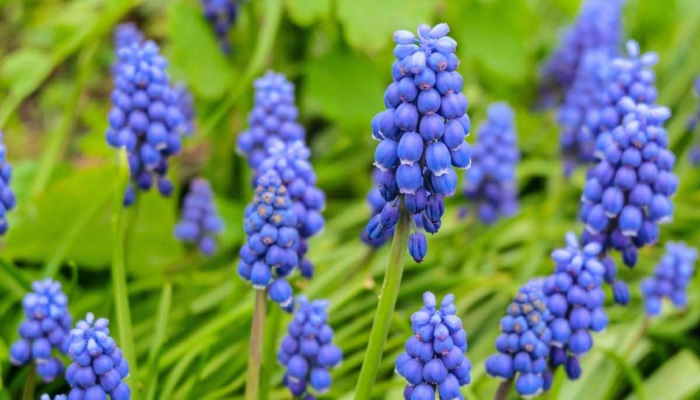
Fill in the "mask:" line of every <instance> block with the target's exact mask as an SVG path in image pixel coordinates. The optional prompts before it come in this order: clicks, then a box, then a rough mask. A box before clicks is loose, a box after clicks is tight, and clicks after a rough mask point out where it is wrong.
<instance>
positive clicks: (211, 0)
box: [202, 0, 240, 54]
mask: <svg viewBox="0 0 700 400" xmlns="http://www.w3.org/2000/svg"><path fill="white" fill-rule="evenodd" d="M239 3H240V0H202V8H203V12H204V18H206V19H207V21H209V23H210V24H211V26H212V29H213V30H214V33H215V34H216V38H217V40H218V42H219V47H220V48H221V51H222V52H224V54H230V53H231V41H230V40H229V38H228V33H229V30H231V26H233V24H234V23H236V19H237V18H238V7H239V6H240V4H239Z"/></svg>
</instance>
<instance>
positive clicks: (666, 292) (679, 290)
mask: <svg viewBox="0 0 700 400" xmlns="http://www.w3.org/2000/svg"><path fill="white" fill-rule="evenodd" d="M697 259H698V250H697V249H695V248H693V247H688V246H687V245H686V244H685V243H675V242H668V243H666V254H665V255H664V256H663V258H661V261H660V262H659V264H658V265H657V266H656V269H655V270H654V275H653V276H650V277H648V278H646V279H644V280H643V281H642V284H641V288H642V295H643V296H644V309H645V310H646V313H647V315H649V316H652V317H653V316H656V315H659V313H660V312H661V300H662V299H663V298H668V299H670V300H671V303H673V305H674V306H676V307H678V308H685V307H686V306H687V304H688V299H687V297H686V296H687V295H686V289H687V287H688V283H690V279H692V277H693V274H694V273H695V262H696V261H697Z"/></svg>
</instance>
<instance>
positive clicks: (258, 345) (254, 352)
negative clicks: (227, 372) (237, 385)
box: [245, 289, 267, 400]
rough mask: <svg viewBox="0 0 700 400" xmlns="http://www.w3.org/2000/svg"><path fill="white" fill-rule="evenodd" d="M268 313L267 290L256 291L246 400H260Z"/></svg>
mask: <svg viewBox="0 0 700 400" xmlns="http://www.w3.org/2000/svg"><path fill="white" fill-rule="evenodd" d="M266 311H267V289H265V290H256V291H255V308H254V309H253V324H252V327H251V329H250V346H248V347H249V350H250V352H249V355H248V377H247V379H246V382H247V384H246V388H245V398H246V400H258V391H259V389H260V365H261V361H262V344H263V337H264V334H265V312H266Z"/></svg>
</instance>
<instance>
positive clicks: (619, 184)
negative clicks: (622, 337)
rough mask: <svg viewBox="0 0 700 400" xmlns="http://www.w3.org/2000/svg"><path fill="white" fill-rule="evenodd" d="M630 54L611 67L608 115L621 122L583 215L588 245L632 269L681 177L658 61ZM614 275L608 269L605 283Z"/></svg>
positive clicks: (634, 48)
mask: <svg viewBox="0 0 700 400" xmlns="http://www.w3.org/2000/svg"><path fill="white" fill-rule="evenodd" d="M627 51H628V54H629V57H627V58H617V59H615V60H613V62H612V63H611V73H612V80H611V83H610V84H609V85H608V88H607V93H608V95H609V96H610V98H611V100H612V101H613V104H614V107H612V108H609V109H608V111H606V112H609V114H610V115H611V116H615V118H611V120H615V119H619V121H620V122H619V124H617V125H616V126H614V127H613V128H611V129H604V130H602V131H601V132H600V134H599V135H598V138H597V140H596V150H595V151H596V155H597V157H598V158H599V160H600V161H599V162H598V164H597V165H596V166H595V167H593V168H591V169H590V170H589V171H588V174H587V181H586V184H585V186H584V190H583V196H582V201H581V212H580V217H581V220H582V221H583V222H584V223H585V224H586V229H585V231H584V233H583V235H582V240H583V242H584V243H591V242H596V243H598V244H599V245H600V246H601V247H602V249H603V252H604V253H605V252H607V251H609V250H610V249H615V250H618V251H620V252H622V258H623V261H624V263H625V264H626V265H627V266H629V267H633V266H634V265H635V264H636V262H637V249H638V248H640V247H643V246H645V245H648V244H652V243H654V242H656V240H657V239H658V237H659V226H658V225H659V224H662V223H667V222H669V221H671V218H672V216H673V203H672V202H671V199H670V198H671V196H673V194H674V193H675V192H676V189H677V187H678V178H677V177H676V175H675V174H673V172H672V169H673V166H674V164H675V162H676V157H675V156H674V154H673V153H672V152H671V151H670V150H669V149H668V134H667V132H666V130H665V129H664V127H663V124H664V122H665V121H666V120H668V119H669V117H670V116H671V112H670V110H669V109H668V108H666V107H660V106H656V105H655V104H654V100H655V99H656V89H655V88H654V85H653V83H654V74H653V72H652V71H651V70H650V68H649V67H650V66H651V65H654V64H655V63H656V61H657V59H658V57H657V56H656V54H654V53H646V54H643V55H640V53H639V46H638V45H637V43H636V42H633V41H630V42H628V45H627ZM610 265H611V266H612V264H610ZM606 267H608V265H606ZM614 276H615V273H614V271H608V274H606V280H607V281H609V282H610V281H611V280H614ZM619 285H622V283H620V284H619ZM625 290H626V289H625ZM616 297H617V296H616ZM625 297H626V296H625ZM616 300H617V299H616ZM618 302H619V301H618Z"/></svg>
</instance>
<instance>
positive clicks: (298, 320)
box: [277, 295, 343, 399]
mask: <svg viewBox="0 0 700 400" xmlns="http://www.w3.org/2000/svg"><path fill="white" fill-rule="evenodd" d="M297 301H298V303H299V308H298V309H297V311H296V312H294V317H293V318H292V320H291V322H290V323H289V326H288V328H287V332H288V334H287V336H285V337H284V339H282V344H281V345H280V349H279V351H278V352H277V360H278V361H279V363H280V364H282V365H283V366H284V367H285V374H284V377H283V378H282V382H283V383H284V385H285V386H287V387H288V388H289V390H290V391H291V392H292V395H294V396H297V397H302V396H303V398H304V399H315V397H314V395H312V394H311V390H310V389H313V391H314V392H315V393H325V392H326V391H327V390H328V389H329V388H330V386H331V374H330V372H329V370H330V369H331V368H333V367H335V366H337V365H338V364H340V362H341V361H342V359H343V352H342V351H341V350H340V348H339V347H338V346H336V345H334V344H333V343H332V340H333V328H331V326H330V325H328V312H327V311H326V310H327V308H328V301H327V300H314V301H311V302H310V301H308V299H307V298H306V296H303V295H300V296H299V297H297ZM309 386H310V388H309Z"/></svg>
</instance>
